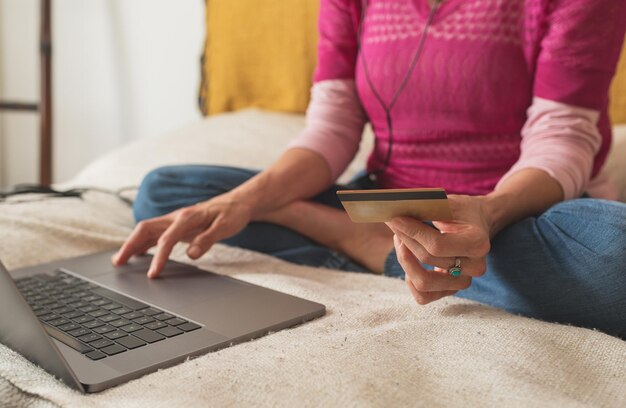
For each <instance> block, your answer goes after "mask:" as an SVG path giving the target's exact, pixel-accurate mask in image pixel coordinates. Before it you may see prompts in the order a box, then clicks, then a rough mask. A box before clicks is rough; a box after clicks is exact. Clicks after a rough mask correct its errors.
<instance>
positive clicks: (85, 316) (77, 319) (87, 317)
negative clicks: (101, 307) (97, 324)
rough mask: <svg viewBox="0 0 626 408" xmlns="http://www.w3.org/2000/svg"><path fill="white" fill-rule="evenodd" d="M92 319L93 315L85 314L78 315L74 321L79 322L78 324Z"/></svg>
mask: <svg viewBox="0 0 626 408" xmlns="http://www.w3.org/2000/svg"><path fill="white" fill-rule="evenodd" d="M92 320H93V317H91V316H87V315H82V316H78V317H77V318H76V319H74V321H75V322H76V323H80V324H83V323H87V322H90V321H92Z"/></svg>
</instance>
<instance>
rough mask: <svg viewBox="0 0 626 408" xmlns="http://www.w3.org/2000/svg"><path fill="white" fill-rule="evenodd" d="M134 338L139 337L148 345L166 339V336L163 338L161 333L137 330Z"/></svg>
mask: <svg viewBox="0 0 626 408" xmlns="http://www.w3.org/2000/svg"><path fill="white" fill-rule="evenodd" d="M133 336H136V337H139V338H140V339H141V340H143V341H146V342H148V343H154V342H156V341H159V340H163V339H164V338H165V336H162V335H160V334H159V333H155V332H153V331H151V330H148V329H141V330H137V331H136V332H134V333H133Z"/></svg>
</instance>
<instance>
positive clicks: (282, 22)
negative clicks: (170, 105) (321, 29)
mask: <svg viewBox="0 0 626 408" xmlns="http://www.w3.org/2000/svg"><path fill="white" fill-rule="evenodd" d="M318 9H319V1H318V0H256V1H250V0H207V2H206V22H207V40H206V45H205V54H204V62H203V84H202V85H201V90H200V105H201V109H202V110H203V112H204V113H205V114H215V113H219V112H224V111H233V110H238V109H243V108H247V107H258V108H262V109H268V110H273V111H282V112H304V111H305V110H306V107H307V104H308V101H309V91H310V88H311V82H312V76H313V70H314V69H315V63H316V52H315V49H316V44H317V13H318Z"/></svg>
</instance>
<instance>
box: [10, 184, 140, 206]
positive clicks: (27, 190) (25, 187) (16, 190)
mask: <svg viewBox="0 0 626 408" xmlns="http://www.w3.org/2000/svg"><path fill="white" fill-rule="evenodd" d="M136 189H137V187H136V186H127V187H122V188H120V189H117V190H115V191H112V190H107V189H104V188H100V187H94V186H85V187H75V188H72V189H69V190H56V189H54V188H52V187H48V186H44V185H41V184H17V185H15V186H14V187H13V189H12V190H9V191H0V204H18V203H25V202H37V201H45V200H49V199H52V198H80V199H82V198H83V194H84V193H87V192H90V191H95V192H99V193H104V194H110V195H113V196H115V197H117V198H118V199H120V200H121V201H123V202H124V203H126V204H127V205H129V206H132V204H133V201H132V200H130V199H129V198H126V197H124V196H122V193H124V192H125V191H128V190H136ZM25 194H44V195H45V197H43V198H40V199H37V200H32V199H25V200H8V198H10V197H15V196H19V195H25Z"/></svg>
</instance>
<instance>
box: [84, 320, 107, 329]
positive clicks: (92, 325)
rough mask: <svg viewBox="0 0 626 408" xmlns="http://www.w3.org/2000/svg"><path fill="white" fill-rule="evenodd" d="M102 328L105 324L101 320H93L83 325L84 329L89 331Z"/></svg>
mask: <svg viewBox="0 0 626 408" xmlns="http://www.w3.org/2000/svg"><path fill="white" fill-rule="evenodd" d="M100 326H104V322H101V321H100V320H92V321H90V322H87V323H85V324H83V327H86V328H88V329H95V328H97V327H100Z"/></svg>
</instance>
